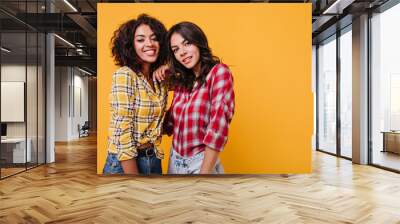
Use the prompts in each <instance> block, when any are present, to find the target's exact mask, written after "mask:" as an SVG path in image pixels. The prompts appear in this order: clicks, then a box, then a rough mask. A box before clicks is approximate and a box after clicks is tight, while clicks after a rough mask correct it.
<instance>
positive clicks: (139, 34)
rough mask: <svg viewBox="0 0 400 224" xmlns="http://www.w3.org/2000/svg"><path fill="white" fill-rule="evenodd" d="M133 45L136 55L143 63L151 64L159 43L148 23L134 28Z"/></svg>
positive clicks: (156, 55) (156, 53)
mask: <svg viewBox="0 0 400 224" xmlns="http://www.w3.org/2000/svg"><path fill="white" fill-rule="evenodd" d="M134 46H135V52H136V54H137V56H138V57H139V58H140V59H141V60H142V62H143V63H148V64H151V63H154V62H156V61H157V57H158V53H159V51H160V44H159V43H158V40H157V37H156V35H155V34H154V32H153V31H152V30H151V28H150V27H149V26H148V25H145V24H142V25H140V26H138V27H137V28H136V31H135V35H134Z"/></svg>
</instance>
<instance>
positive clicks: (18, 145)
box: [1, 138, 32, 163]
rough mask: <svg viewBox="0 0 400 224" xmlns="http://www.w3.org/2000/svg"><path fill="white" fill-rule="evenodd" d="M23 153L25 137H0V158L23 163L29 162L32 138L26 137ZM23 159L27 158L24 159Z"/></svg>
mask: <svg viewBox="0 0 400 224" xmlns="http://www.w3.org/2000/svg"><path fill="white" fill-rule="evenodd" d="M26 142H27V143H28V145H27V146H28V147H26V154H25V138H6V139H1V157H2V158H1V159H4V160H5V162H6V163H25V162H31V160H32V154H31V145H32V140H31V139H30V138H27V140H26ZM25 159H27V160H26V161H25Z"/></svg>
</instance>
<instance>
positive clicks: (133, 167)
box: [121, 158, 139, 175]
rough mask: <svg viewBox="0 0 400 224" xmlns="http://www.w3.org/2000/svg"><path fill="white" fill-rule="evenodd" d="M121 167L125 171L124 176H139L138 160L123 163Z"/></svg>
mask: <svg viewBox="0 0 400 224" xmlns="http://www.w3.org/2000/svg"><path fill="white" fill-rule="evenodd" d="M121 166H122V169H123V170H124V174H131V175H137V174H139V171H138V168H137V164H136V158H133V159H128V160H124V161H121Z"/></svg>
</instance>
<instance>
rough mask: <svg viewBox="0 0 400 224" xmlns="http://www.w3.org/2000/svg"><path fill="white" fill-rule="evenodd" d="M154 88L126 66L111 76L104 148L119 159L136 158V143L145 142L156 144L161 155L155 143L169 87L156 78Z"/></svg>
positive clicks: (157, 140)
mask: <svg viewBox="0 0 400 224" xmlns="http://www.w3.org/2000/svg"><path fill="white" fill-rule="evenodd" d="M154 88H155V92H154V90H153V89H152V88H151V86H150V84H149V83H148V82H147V81H146V79H145V77H144V76H143V75H142V74H140V73H139V74H136V73H135V72H134V71H132V70H131V69H130V68H128V67H126V66H125V67H121V68H119V69H118V70H117V71H116V72H114V74H113V76H112V90H111V94H110V103H111V104H110V106H111V111H110V112H111V119H110V126H109V129H108V138H107V140H108V141H107V148H108V152H109V153H115V154H117V157H118V160H120V161H123V160H128V159H132V158H135V157H136V156H137V147H139V146H140V145H142V144H145V143H153V144H154V145H155V148H156V156H157V158H159V159H162V158H163V157H164V153H163V151H162V150H161V149H159V147H158V146H159V145H160V143H161V128H162V122H163V118H164V111H165V107H166V104H167V98H168V89H167V87H165V86H164V85H162V84H160V83H158V82H156V81H155V82H154Z"/></svg>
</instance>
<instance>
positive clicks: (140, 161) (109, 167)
mask: <svg viewBox="0 0 400 224" xmlns="http://www.w3.org/2000/svg"><path fill="white" fill-rule="evenodd" d="M136 165H137V167H138V171H139V174H144V175H149V174H162V168H161V160H160V159H158V158H157V157H156V154H155V153H153V155H151V156H138V157H136ZM103 174H106V175H107V174H125V173H124V170H123V168H122V165H121V162H120V161H119V160H118V158H117V154H114V153H108V155H107V160H106V164H105V165H104V168H103Z"/></svg>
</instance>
